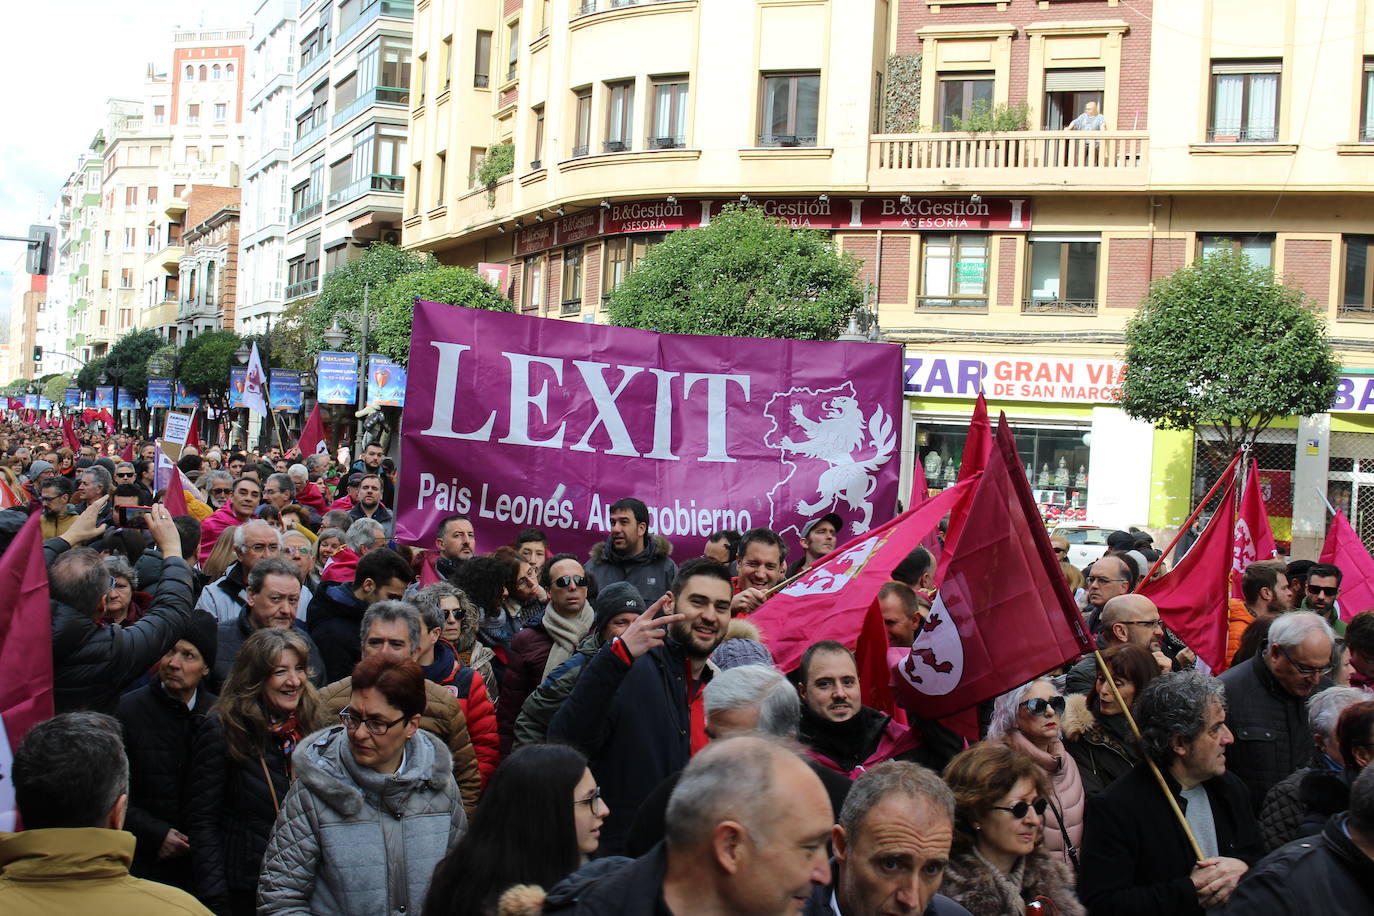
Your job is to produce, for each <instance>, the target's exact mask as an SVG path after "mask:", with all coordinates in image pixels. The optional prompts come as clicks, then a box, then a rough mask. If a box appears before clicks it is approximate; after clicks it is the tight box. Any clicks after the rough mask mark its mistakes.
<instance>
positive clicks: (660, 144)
mask: <svg viewBox="0 0 1374 916" xmlns="http://www.w3.org/2000/svg"><path fill="white" fill-rule="evenodd" d="M644 145H645V146H647V147H648V148H649V149H680V148H682V147H684V146H686V145H687V138H686V137H647V138H645V141H644Z"/></svg>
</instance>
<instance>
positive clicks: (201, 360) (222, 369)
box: [178, 331, 243, 406]
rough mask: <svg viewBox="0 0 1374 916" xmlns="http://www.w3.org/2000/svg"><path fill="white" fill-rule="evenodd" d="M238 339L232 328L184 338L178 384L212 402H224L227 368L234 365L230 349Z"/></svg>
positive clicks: (239, 339) (226, 394)
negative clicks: (185, 339)
mask: <svg viewBox="0 0 1374 916" xmlns="http://www.w3.org/2000/svg"><path fill="white" fill-rule="evenodd" d="M242 342H243V340H242V338H240V337H239V336H238V335H237V334H235V333H234V332H233V331H211V332H209V333H208V334H201V335H200V336H198V337H192V338H191V339H190V340H188V341H186V344H185V345H184V346H183V347H182V348H181V367H180V369H179V370H178V371H179V376H180V380H181V382H182V384H184V385H185V386H186V388H187V389H188V390H190V391H193V392H195V393H196V394H199V395H201V396H202V397H204V398H206V399H207V400H209V401H211V402H212V403H216V404H219V405H221V406H222V405H224V404H225V403H227V401H228V394H229V370H230V369H231V368H233V367H234V366H236V365H238V359H237V358H236V357H235V356H234V351H236V350H237V349H238V348H239V344H241V343H242Z"/></svg>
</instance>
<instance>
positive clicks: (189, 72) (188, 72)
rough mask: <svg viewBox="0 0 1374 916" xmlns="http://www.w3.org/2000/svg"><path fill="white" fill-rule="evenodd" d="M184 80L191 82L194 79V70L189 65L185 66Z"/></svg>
mask: <svg viewBox="0 0 1374 916" xmlns="http://www.w3.org/2000/svg"><path fill="white" fill-rule="evenodd" d="M186 78H187V79H188V80H193V79H195V78H196V68H195V67H192V66H191V65H190V64H187V65H186Z"/></svg>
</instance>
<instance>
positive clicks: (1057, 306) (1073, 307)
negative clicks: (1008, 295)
mask: <svg viewBox="0 0 1374 916" xmlns="http://www.w3.org/2000/svg"><path fill="white" fill-rule="evenodd" d="M1021 314H1023V315H1096V314H1097V300H1096V299H1022V300H1021Z"/></svg>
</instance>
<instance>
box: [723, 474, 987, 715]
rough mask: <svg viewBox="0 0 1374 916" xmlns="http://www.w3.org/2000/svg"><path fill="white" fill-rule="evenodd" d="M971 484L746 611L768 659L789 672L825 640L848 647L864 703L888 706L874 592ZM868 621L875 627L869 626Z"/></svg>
mask: <svg viewBox="0 0 1374 916" xmlns="http://www.w3.org/2000/svg"><path fill="white" fill-rule="evenodd" d="M971 486H972V484H971V483H957V484H955V485H954V486H952V487H950V488H949V489H948V490H945V491H944V492H942V493H940V494H938V495H937V496H935V497H934V498H933V499H931V500H929V501H928V502H926V503H925V504H924V505H922V506H919V507H917V508H914V509H909V510H907V511H906V512H903V513H902V514H901V515H899V516H897V517H896V518H894V519H892V521H890V522H888V523H887V524H885V525H882V526H881V527H879V528H875V529H874V530H872V531H870V532H868V533H867V534H862V535H860V536H859V537H856V538H854V539H853V540H851V541H850V542H849V543H847V544H845V545H844V546H843V547H841V548H840V549H839V550H836V551H833V552H832V553H831V554H830V556H829V558H828V559H826V560H824V561H822V562H820V563H818V564H816V565H815V566H813V567H812V568H811V569H809V570H808V571H807V572H806V573H805V574H803V575H802V576H801V577H800V578H798V579H797V580H796V581H794V582H792V583H791V584H790V585H788V586H787V587H786V588H784V589H782V591H780V592H778V593H777V594H776V595H774V596H773V597H772V598H769V599H768V600H767V601H765V602H764V603H763V605H762V606H761V607H760V608H759V609H758V610H756V611H754V613H752V614H750V615H749V622H750V623H752V624H754V625H755V626H757V627H758V628H759V631H760V632H761V633H763V637H764V642H766V643H767V645H768V649H769V651H770V652H772V653H773V662H774V664H776V665H777V666H778V668H780V669H781V670H783V671H791V670H792V669H794V668H796V667H797V665H798V664H799V663H800V662H801V657H802V653H803V652H805V651H806V647H807V646H809V645H811V644H812V643H814V642H819V641H820V640H823V639H833V640H836V641H837V642H841V643H844V644H845V645H846V646H847V647H849V648H851V649H854V650H855V654H856V656H857V657H858V661H859V678H860V683H861V684H862V687H863V699H864V703H865V704H866V705H869V706H873V707H874V708H875V709H890V708H891V700H890V699H887V700H884V698H885V697H889V696H890V694H889V688H888V681H889V680H890V675H889V673H888V668H887V631H886V629H885V628H884V627H883V625H882V617H881V616H880V615H879V614H878V612H877V600H878V590H879V589H881V588H882V587H883V583H884V582H888V581H890V580H891V578H892V570H893V569H894V568H895V567H896V566H897V564H898V563H900V562H901V561H902V559H903V558H904V557H906V555H907V554H908V553H910V552H911V550H912V548H913V547H915V546H916V545H918V544H920V543H921V539H922V538H924V537H925V536H926V535H927V534H928V533H929V532H930V531H931V530H932V529H934V528H935V527H936V526H937V525H939V523H940V519H941V518H943V517H944V515H945V513H946V512H948V511H949V509H950V506H952V505H953V504H954V502H955V500H957V499H958V498H959V497H960V496H961V495H962V494H963V493H964V492H965V491H966V490H967V489H968V488H969V487H971ZM875 623H876V626H875Z"/></svg>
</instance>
